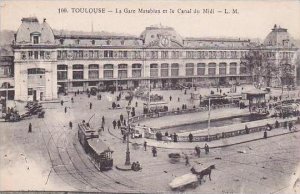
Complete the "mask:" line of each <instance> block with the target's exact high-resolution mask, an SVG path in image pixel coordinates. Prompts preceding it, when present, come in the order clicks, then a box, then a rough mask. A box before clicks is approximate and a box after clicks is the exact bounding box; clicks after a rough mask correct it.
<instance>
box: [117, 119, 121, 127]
mask: <svg viewBox="0 0 300 194" xmlns="http://www.w3.org/2000/svg"><path fill="white" fill-rule="evenodd" d="M120 127H121V121H120V120H118V129H120Z"/></svg>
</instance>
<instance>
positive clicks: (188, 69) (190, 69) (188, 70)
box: [185, 63, 194, 76]
mask: <svg viewBox="0 0 300 194" xmlns="http://www.w3.org/2000/svg"><path fill="white" fill-rule="evenodd" d="M185 75H186V76H192V75H194V63H187V64H185Z"/></svg>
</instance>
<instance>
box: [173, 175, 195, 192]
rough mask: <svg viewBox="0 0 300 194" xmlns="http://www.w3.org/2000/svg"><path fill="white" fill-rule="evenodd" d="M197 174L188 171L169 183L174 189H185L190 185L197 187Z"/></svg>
mask: <svg viewBox="0 0 300 194" xmlns="http://www.w3.org/2000/svg"><path fill="white" fill-rule="evenodd" d="M198 184H199V182H198V178H197V175H195V174H192V173H188V174H185V175H182V176H179V177H176V178H175V179H173V180H172V182H170V183H169V186H170V187H171V189H172V190H180V191H184V190H185V189H186V188H188V187H192V188H196V187H197V186H198Z"/></svg>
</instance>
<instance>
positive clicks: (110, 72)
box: [103, 70, 114, 78]
mask: <svg viewBox="0 0 300 194" xmlns="http://www.w3.org/2000/svg"><path fill="white" fill-rule="evenodd" d="M103 74H104V75H103V76H104V78H113V75H114V70H104V72H103Z"/></svg>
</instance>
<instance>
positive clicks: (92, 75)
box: [13, 17, 297, 101]
mask: <svg viewBox="0 0 300 194" xmlns="http://www.w3.org/2000/svg"><path fill="white" fill-rule="evenodd" d="M278 29H281V30H279V31H280V33H281V31H282V29H283V28H280V27H278V28H277V26H276V27H275V26H274V28H273V29H272V32H271V33H270V34H272V33H275V34H276V33H277V34H278V32H277V31H278ZM283 31H285V34H287V35H282V33H281V35H280V36H276V37H275V36H274V35H270V34H269V35H268V36H267V38H266V40H265V42H264V45H257V44H256V43H254V42H251V41H250V40H244V39H243V40H242V39H224V38H183V37H181V36H180V35H179V34H178V33H177V32H176V31H175V30H174V29H173V28H171V27H163V26H151V27H146V29H145V30H144V31H143V32H142V33H141V35H140V36H139V37H135V36H124V35H122V36H119V35H105V34H101V33H93V32H91V33H83V32H82V33H69V32H66V31H53V30H52V29H51V27H50V26H49V25H48V24H47V22H46V19H44V21H43V22H42V23H40V22H39V21H38V19H37V18H35V17H29V18H23V19H22V23H21V25H20V27H19V29H18V31H17V32H16V34H15V40H14V43H13V51H14V83H16V84H15V85H14V90H15V95H14V96H15V99H16V100H25V101H27V100H52V99H56V98H57V95H58V92H59V91H61V92H65V91H67V92H72V91H77V90H80V91H82V90H87V89H88V88H89V89H90V88H92V87H95V88H98V89H101V88H103V89H112V88H116V86H118V87H119V88H123V89H128V88H135V87H138V86H149V85H150V87H151V88H156V87H173V86H176V85H193V86H213V85H226V84H235V83H249V82H252V81H253V75H252V74H251V68H249V67H248V66H247V63H243V62H242V61H243V59H245V57H246V56H247V54H248V53H249V51H251V50H255V49H260V50H264V52H265V54H266V55H267V56H268V57H269V59H272V60H273V58H274V57H275V58H277V57H279V58H280V57H281V58H284V57H286V58H289V60H290V62H291V63H292V62H293V61H294V58H295V52H296V50H297V48H296V46H295V45H293V43H292V40H291V37H290V36H289V35H288V33H287V30H286V29H283ZM283 34H284V33H283ZM274 39H276V40H274ZM272 41H273V42H272ZM276 41H277V42H276ZM278 41H280V44H281V45H280V44H278ZM275 51H276V53H275V54H272V53H274V52H275ZM270 53H271V54H270ZM274 84H276V83H275V82H274ZM277 84H278V83H277Z"/></svg>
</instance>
